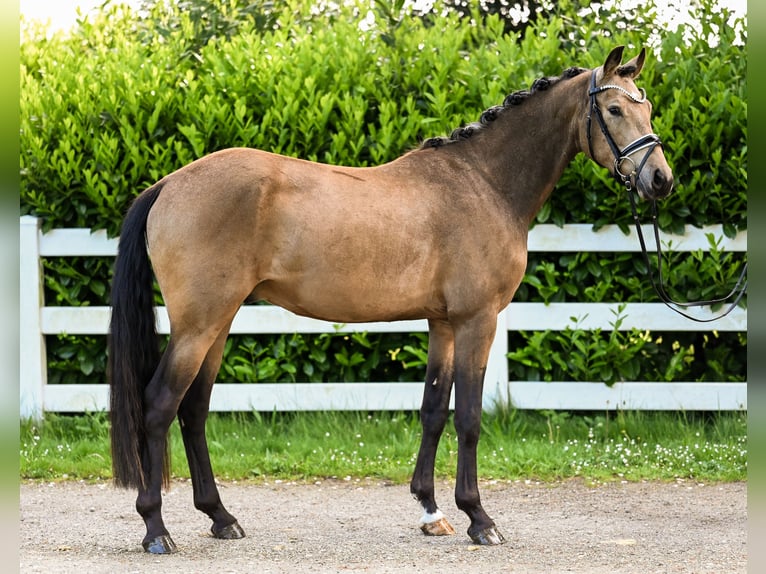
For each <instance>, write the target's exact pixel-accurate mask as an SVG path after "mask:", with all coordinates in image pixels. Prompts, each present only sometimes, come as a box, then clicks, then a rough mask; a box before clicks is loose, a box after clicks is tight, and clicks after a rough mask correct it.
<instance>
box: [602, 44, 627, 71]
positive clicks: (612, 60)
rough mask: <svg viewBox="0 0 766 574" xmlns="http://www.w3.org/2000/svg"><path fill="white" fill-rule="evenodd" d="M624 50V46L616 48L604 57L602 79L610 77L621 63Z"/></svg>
mask: <svg viewBox="0 0 766 574" xmlns="http://www.w3.org/2000/svg"><path fill="white" fill-rule="evenodd" d="M624 50H625V46H617V47H616V48H614V49H613V50H612V51H611V52H609V55H608V56H607V57H606V61H605V62H604V77H605V78H606V77H607V76H610V75H611V74H612V73H613V72H614V71H615V70H616V69H617V67H618V66H619V65H620V63H621V62H622V53H623V51H624Z"/></svg>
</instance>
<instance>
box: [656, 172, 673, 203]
mask: <svg viewBox="0 0 766 574" xmlns="http://www.w3.org/2000/svg"><path fill="white" fill-rule="evenodd" d="M672 186H673V179H672V178H671V179H668V178H667V177H666V176H665V174H664V173H663V172H662V170H659V169H657V170H655V171H654V178H653V179H652V191H654V194H655V196H657V197H664V196H665V195H667V194H668V193H670V188H671V187H672Z"/></svg>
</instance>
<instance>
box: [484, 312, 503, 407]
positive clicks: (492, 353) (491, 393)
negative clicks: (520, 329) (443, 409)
mask: <svg viewBox="0 0 766 574" xmlns="http://www.w3.org/2000/svg"><path fill="white" fill-rule="evenodd" d="M507 355H508V320H507V313H506V310H505V309H503V310H502V311H501V312H500V314H499V315H498V316H497V330H496V332H495V340H494V341H493V342H492V347H491V348H490V350H489V360H488V361H487V372H486V374H485V376H484V397H483V400H482V405H483V408H484V409H485V410H489V411H491V410H494V408H495V407H496V406H498V405H501V406H503V405H506V404H508V357H507Z"/></svg>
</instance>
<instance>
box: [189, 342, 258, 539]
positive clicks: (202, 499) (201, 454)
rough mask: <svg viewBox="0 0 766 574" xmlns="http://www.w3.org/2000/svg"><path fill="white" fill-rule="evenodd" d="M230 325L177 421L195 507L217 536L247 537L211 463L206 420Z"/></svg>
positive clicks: (190, 390) (210, 355)
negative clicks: (230, 509) (222, 493)
mask: <svg viewBox="0 0 766 574" xmlns="http://www.w3.org/2000/svg"><path fill="white" fill-rule="evenodd" d="M228 332H229V328H228V327H226V328H225V329H224V330H223V331H222V332H221V334H220V335H219V336H218V339H217V340H216V342H215V344H214V345H213V347H212V348H211V349H210V351H209V352H208V354H207V357H206V358H205V362H204V363H202V367H201V368H200V371H199V374H198V375H197V377H196V378H195V379H194V382H193V383H192V385H191V387H190V388H189V390H188V391H187V392H186V396H184V399H183V401H182V402H181V406H180V407H179V409H178V422H179V425H180V427H181V436H182V438H183V442H184V449H185V450H186V458H187V460H188V462H189V473H190V474H191V479H192V488H193V491H194V507H195V508H196V509H197V510H200V511H202V512H204V513H205V514H207V515H208V516H209V517H210V519H211V520H212V521H213V525H212V526H211V527H210V531H211V532H212V534H213V536H215V537H216V538H221V539H226V540H234V539H238V538H243V537H244V536H245V532H244V530H242V528H241V527H240V525H239V523H238V522H237V519H236V518H234V516H232V515H231V514H229V512H228V511H227V510H226V508H224V506H223V503H222V502H221V497H220V495H219V493H218V488H217V487H216V485H215V476H214V475H213V468H212V466H211V464H210V451H209V449H208V445H207V439H206V438H205V423H206V421H207V416H208V412H209V409H210V394H211V393H212V390H213V383H214V382H215V377H216V375H217V374H218V369H219V368H220V366H221V358H222V356H223V349H224V346H225V344H226V337H227V336H228Z"/></svg>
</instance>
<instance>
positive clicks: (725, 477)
mask: <svg viewBox="0 0 766 574" xmlns="http://www.w3.org/2000/svg"><path fill="white" fill-rule="evenodd" d="M170 436H171V445H172V446H171V448H172V452H173V465H172V472H173V475H174V476H176V477H188V476H189V471H188V468H187V466H186V457H185V454H184V450H183V444H182V442H181V438H180V433H179V431H178V427H177V424H174V425H173V427H172V428H171V435H170ZM207 436H208V443H209V447H210V453H211V458H212V460H213V467H214V470H215V473H216V476H217V477H218V478H220V479H223V480H238V481H242V480H273V479H282V480H312V479H316V478H326V477H336V478H347V477H350V478H363V477H373V478H379V479H384V480H389V481H392V482H397V483H401V482H406V481H408V480H409V478H410V476H411V473H412V469H413V467H414V464H415V457H416V454H417V449H418V445H419V440H420V424H419V422H418V417H417V414H416V413H401V412H400V413H389V412H383V413H366V412H345V413H337V412H335V413H325V412H320V413H273V414H263V413H249V414H242V413H233V414H214V415H211V417H210V421H209V423H208V433H207ZM20 438H21V440H20V470H21V477H22V478H27V479H44V480H62V479H85V480H97V479H107V478H109V477H110V476H111V470H110V469H111V463H110V455H109V423H108V418H107V416H106V415H105V414H103V413H102V414H93V415H86V416H63V415H53V414H49V415H47V416H46V419H45V421H44V422H43V423H41V424H34V423H32V422H29V421H27V422H23V423H22V424H21V433H20ZM747 454H748V452H747V414H746V413H649V412H620V413H599V414H570V413H566V412H553V411H543V412H528V411H518V410H505V411H503V410H500V411H498V412H496V413H495V414H493V415H487V414H485V416H484V421H483V425H482V438H481V442H480V443H479V474H480V477H481V478H483V479H495V480H519V479H534V480H543V481H551V480H558V479H564V478H570V477H582V478H585V479H587V480H594V481H605V480H614V479H626V480H673V479H676V478H687V479H695V480H700V481H733V480H745V479H746V478H747ZM456 464H457V439H456V436H455V431H454V426H453V423H452V421H451V420H450V422H449V423H448V426H447V428H446V430H445V434H444V436H443V437H442V441H441V444H440V446H439V453H438V456H437V461H436V475H437V476H438V477H440V478H450V479H451V478H454V473H455V467H456Z"/></svg>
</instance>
